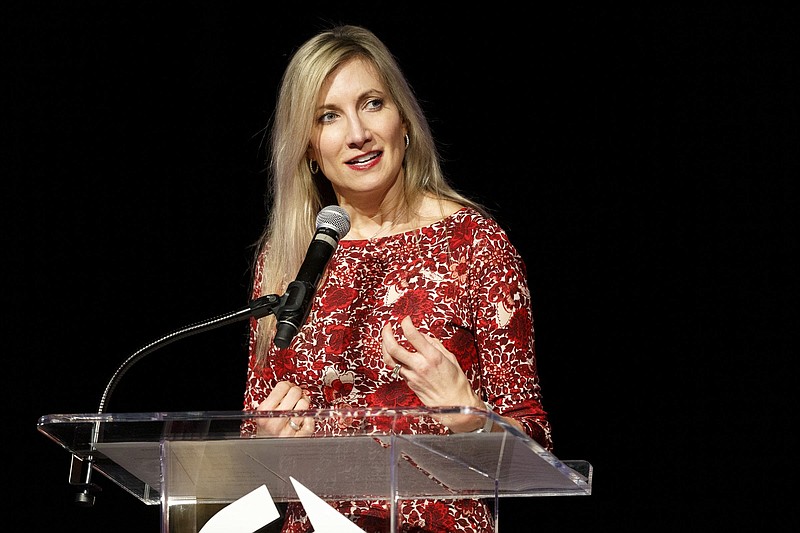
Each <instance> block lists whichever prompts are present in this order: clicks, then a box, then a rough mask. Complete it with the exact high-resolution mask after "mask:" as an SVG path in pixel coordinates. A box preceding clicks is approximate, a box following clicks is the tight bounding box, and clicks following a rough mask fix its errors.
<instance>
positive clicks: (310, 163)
mask: <svg viewBox="0 0 800 533" xmlns="http://www.w3.org/2000/svg"><path fill="white" fill-rule="evenodd" d="M308 170H310V171H311V173H312V174H314V175H316V174H317V172H319V164H318V163H317V162H316V161H314V160H313V159H309V160H308Z"/></svg>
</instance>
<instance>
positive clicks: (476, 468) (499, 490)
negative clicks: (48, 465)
mask: <svg viewBox="0 0 800 533" xmlns="http://www.w3.org/2000/svg"><path fill="white" fill-rule="evenodd" d="M451 413H462V414H473V415H475V416H481V417H484V419H485V418H486V417H491V418H493V421H494V424H495V426H497V427H500V428H502V430H503V431H497V429H495V431H493V432H490V433H460V434H443V435H432V434H411V433H409V432H408V430H407V429H406V428H408V427H409V424H411V425H412V426H413V425H414V423H415V422H416V421H417V420H419V419H425V418H427V417H432V416H433V417H438V416H442V415H447V414H451ZM287 416H305V417H313V418H314V419H315V422H316V427H317V428H318V430H317V432H316V433H315V434H314V435H313V436H309V437H297V438H294V437H248V436H246V435H243V434H242V432H241V426H242V423H243V422H244V421H245V420H251V419H256V418H271V417H275V418H283V417H287ZM37 426H38V430H39V431H40V432H41V433H43V434H44V435H46V436H47V437H49V438H50V439H52V440H53V441H54V442H55V443H57V444H59V445H60V446H61V447H63V448H64V449H66V450H67V451H68V452H69V453H71V454H72V455H73V461H75V460H77V461H79V462H81V461H83V462H86V463H88V464H90V465H91V468H93V470H94V472H99V473H101V474H102V475H103V476H105V477H106V478H108V479H109V480H111V481H113V482H114V483H116V484H117V485H119V486H120V487H122V488H123V489H124V490H125V491H127V492H129V493H130V494H132V495H133V496H135V497H136V498H138V499H139V500H141V501H142V502H143V503H144V504H147V505H160V506H161V517H162V519H161V531H162V533H184V532H186V533H192V532H196V531H199V530H200V529H201V528H202V526H203V524H204V521H205V520H206V519H207V518H208V516H204V514H205V513H207V511H203V509H209V508H211V509H214V508H221V507H224V506H225V505H227V504H229V503H231V502H234V501H236V500H238V499H239V498H241V497H242V496H244V495H245V494H247V493H249V492H250V491H252V490H253V489H255V488H257V487H260V486H261V485H266V487H267V488H268V490H269V493H270V495H271V496H272V498H273V500H274V501H275V502H278V503H281V502H291V501H298V496H297V494H296V493H295V490H294V487H293V485H292V483H291V482H290V479H289V478H290V476H291V477H293V478H294V479H296V480H298V481H300V482H301V483H302V484H303V485H304V486H305V487H306V488H308V489H309V490H310V491H311V492H313V493H314V494H315V495H317V496H319V497H320V498H322V499H323V500H326V501H335V500H349V499H358V500H383V501H387V502H388V503H389V505H390V509H391V513H392V514H391V528H390V531H389V532H387V533H394V532H395V531H396V530H397V529H396V528H397V521H398V519H397V517H396V514H397V502H398V501H402V500H405V499H458V498H488V499H492V500H494V502H495V506H494V509H495V518H496V531H500V527H501V520H500V517H499V516H498V510H499V508H500V505H499V503H500V498H503V497H527V496H569V495H589V494H591V484H592V466H591V465H590V464H589V463H587V462H585V461H562V460H559V459H558V458H557V457H555V456H554V455H553V454H552V453H550V452H548V451H546V450H545V449H543V448H542V447H541V446H540V445H539V444H538V443H536V442H535V441H534V440H532V439H530V438H529V437H528V436H527V435H525V434H523V433H521V432H520V431H518V430H517V429H516V428H514V427H512V426H510V425H508V424H507V423H505V422H504V421H503V420H502V419H501V418H500V417H498V416H497V415H496V414H494V413H492V412H487V411H481V410H477V409H472V408H466V407H463V408H446V409H425V408H413V409H364V410H361V409H358V410H324V409H323V410H313V411H301V412H300V411H294V412H292V411H266V412H254V411H217V412H213V411H212V412H209V411H204V412H167V413H121V414H120V413H109V414H55V415H46V416H42V417H41V418H40V419H39V421H38V424H37ZM326 428H327V429H326Z"/></svg>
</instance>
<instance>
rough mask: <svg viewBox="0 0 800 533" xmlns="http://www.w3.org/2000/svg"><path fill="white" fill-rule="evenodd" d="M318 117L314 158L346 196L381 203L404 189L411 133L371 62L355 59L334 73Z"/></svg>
mask: <svg viewBox="0 0 800 533" xmlns="http://www.w3.org/2000/svg"><path fill="white" fill-rule="evenodd" d="M315 117H316V118H315V123H314V128H313V130H312V133H311V146H310V147H309V151H308V157H309V158H311V159H315V160H316V161H317V162H318V163H319V166H320V169H321V170H322V172H323V173H324V174H325V176H326V177H327V178H328V180H330V182H331V184H332V185H333V189H334V191H335V192H336V194H337V195H338V196H340V198H341V197H343V198H344V199H345V200H347V201H348V202H358V201H364V200H367V201H368V200H370V199H376V200H378V201H379V200H380V199H381V198H383V197H384V196H385V194H386V193H387V192H388V191H389V190H390V189H392V187H393V186H400V184H401V181H402V179H401V178H402V171H403V166H402V163H403V157H404V155H405V140H404V135H405V133H406V129H405V126H404V124H403V121H402V119H401V118H400V112H399V110H398V109H397V106H396V105H395V103H394V102H393V101H392V100H391V99H390V96H389V93H388V91H387V90H386V88H385V87H384V86H383V84H382V83H381V81H380V80H379V79H378V77H377V76H376V75H375V73H374V71H373V69H372V67H371V66H370V64H369V63H367V62H365V61H363V60H361V59H352V60H350V61H348V62H347V63H344V64H343V65H341V66H340V67H339V68H338V69H337V70H335V71H333V72H332V73H331V74H330V75H329V76H328V78H327V79H326V81H325V83H324V84H323V86H322V88H321V90H320V94H319V98H318V100H317V109H316V113H315ZM376 193H377V194H376Z"/></svg>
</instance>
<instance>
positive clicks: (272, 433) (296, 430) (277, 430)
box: [256, 381, 314, 437]
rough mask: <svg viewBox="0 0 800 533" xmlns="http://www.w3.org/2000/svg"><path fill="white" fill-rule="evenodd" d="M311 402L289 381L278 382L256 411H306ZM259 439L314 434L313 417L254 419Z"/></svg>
mask: <svg viewBox="0 0 800 533" xmlns="http://www.w3.org/2000/svg"><path fill="white" fill-rule="evenodd" d="M310 408H311V400H310V399H309V397H308V396H307V395H306V394H305V392H304V391H303V389H301V388H300V387H299V386H297V385H295V384H294V383H292V382H290V381H280V382H278V384H277V385H275V388H273V389H272V392H270V393H269V396H267V398H266V399H265V400H264V401H263V402H261V403H260V404H258V407H257V408H256V411H306V410H308V409H310ZM256 425H257V433H256V434H257V435H258V436H260V437H266V436H269V437H301V436H308V435H311V434H312V433H314V418H313V417H310V416H308V417H280V418H278V417H270V418H256Z"/></svg>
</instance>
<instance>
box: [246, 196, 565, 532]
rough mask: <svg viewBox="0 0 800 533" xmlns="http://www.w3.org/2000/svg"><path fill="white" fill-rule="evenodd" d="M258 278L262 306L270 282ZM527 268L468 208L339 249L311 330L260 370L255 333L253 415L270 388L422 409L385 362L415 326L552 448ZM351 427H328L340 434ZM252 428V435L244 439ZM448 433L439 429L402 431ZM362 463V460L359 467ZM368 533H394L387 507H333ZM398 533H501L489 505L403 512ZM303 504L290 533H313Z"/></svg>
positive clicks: (488, 222)
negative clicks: (384, 350)
mask: <svg viewBox="0 0 800 533" xmlns="http://www.w3.org/2000/svg"><path fill="white" fill-rule="evenodd" d="M264 275H268V274H267V273H264V272H263V271H262V270H261V267H259V270H258V271H257V272H256V280H255V287H256V290H255V291H254V294H253V296H254V297H258V296H260V294H259V293H258V287H259V285H260V279H261V276H264ZM526 276H527V273H526V270H525V265H524V263H523V261H522V258H521V257H520V255H519V253H518V252H517V250H516V248H515V247H514V246H513V245H512V244H511V243H510V241H509V240H508V237H507V235H506V233H505V232H504V231H503V230H502V229H501V228H500V227H499V225H498V224H497V223H496V222H495V221H494V220H492V219H490V218H487V217H485V216H483V215H481V214H480V213H478V212H477V211H475V210H473V209H471V208H462V209H461V210H459V211H457V212H456V213H454V214H452V215H450V216H449V217H447V218H445V219H443V220H441V221H438V222H436V223H434V224H432V225H430V226H427V227H423V228H420V229H417V230H413V231H409V232H405V233H401V234H397V235H390V236H387V237H382V238H377V239H371V240H342V241H340V243H339V246H338V248H337V249H336V251H335V252H334V254H333V257H332V258H331V261H330V263H329V264H328V269H327V274H326V277H325V278H324V279H323V281H322V282H321V286H320V287H319V289H318V290H317V293H316V294H315V296H314V303H313V307H312V309H311V313H310V315H309V318H308V320H307V322H306V324H305V325H304V326H303V327H302V328H301V329H300V331H299V332H298V334H297V335H296V336H295V338H294V339H293V341H292V343H291V345H290V346H289V347H288V348H286V349H278V348H277V347H275V346H273V347H272V348H271V350H270V352H269V357H268V362H267V364H266V365H265V366H264V367H262V368H259V367H257V366H256V364H255V361H256V354H255V352H254V348H253V347H254V337H255V328H256V327H257V325H256V323H255V322H254V323H253V328H252V331H251V341H250V347H251V348H250V350H251V353H250V364H249V368H248V374H247V386H246V391H245V398H244V408H245V409H255V408H256V407H257V406H258V404H259V403H260V402H261V401H262V400H264V399H265V398H266V396H267V395H268V394H269V391H270V390H271V389H272V387H273V386H274V385H275V384H276V383H277V382H278V381H281V380H289V381H292V382H294V383H297V384H299V385H301V386H302V387H304V388H305V389H306V393H307V394H308V395H309V397H310V398H311V402H312V408H346V407H354V408H364V407H389V408H397V407H413V406H421V405H422V404H421V402H420V401H419V399H418V398H417V397H416V395H415V394H414V393H413V392H412V391H411V389H409V388H408V386H407V385H406V384H405V382H404V381H402V380H398V379H394V378H392V377H391V372H392V369H391V368H388V367H387V366H386V365H385V364H384V363H383V360H382V356H381V349H380V330H381V328H382V327H383V325H384V324H386V323H390V324H392V327H393V329H394V330H395V334H396V335H397V337H398V339H399V341H400V342H401V344H403V345H404V346H405V347H407V348H411V346H410V344H409V343H408V342H407V341H406V340H405V338H404V337H403V336H402V329H401V328H400V326H399V323H400V321H401V320H402V319H403V318H404V317H405V316H410V317H411V319H412V320H413V322H414V325H415V326H416V327H417V328H418V329H419V330H420V331H421V332H422V333H426V334H430V335H432V336H434V337H436V338H437V339H439V340H441V341H442V343H443V344H444V346H445V347H446V348H447V349H448V350H450V351H451V352H453V353H454V354H455V355H456V357H457V359H458V361H459V363H460V365H461V368H462V370H463V371H464V373H465V374H466V376H467V378H468V379H469V381H470V383H471V384H472V386H473V389H474V390H475V391H476V392H477V393H478V394H479V395H480V396H481V397H482V398H483V399H484V400H486V401H487V402H488V404H489V405H490V406H492V408H493V409H494V411H495V412H497V413H499V414H502V415H503V416H509V417H513V418H515V419H516V420H518V421H519V422H520V423H522V425H523V427H524V428H525V431H526V432H527V433H528V435H530V437H531V438H533V439H534V440H536V441H537V442H539V443H540V444H541V445H542V446H544V447H545V448H546V449H548V450H550V449H552V440H551V433H550V425H549V422H548V420H547V414H546V412H545V411H544V409H543V408H542V405H541V396H540V387H539V380H538V374H537V369H536V361H535V350H534V334H533V324H532V311H531V295H530V292H529V290H528V284H527V278H526ZM347 429H348V428H347V427H346V426H344V427H339V426H337V425H336V424H332V427H325V428H320V427H318V428H317V430H318V431H324V432H326V433H327V434H332V435H337V434H343V433H344V432H346V431H347ZM254 431H255V427H254V426H252V425H250V424H249V423H245V424H244V425H243V432H244V433H246V434H247V433H253V432H254ZM402 431H404V432H410V433H447V431H448V430H447V428H446V427H444V426H442V425H439V424H438V423H436V422H434V421H430V422H420V423H419V424H418V425H411V426H409V427H407V428H402ZM353 460H354V461H357V460H358V458H357V457H354V458H353ZM333 505H334V506H335V507H336V508H337V509H338V510H339V511H340V512H342V513H343V514H345V515H348V516H349V517H350V518H351V519H352V520H353V521H354V522H356V524H358V525H359V527H361V528H362V529H365V531H368V532H370V531H386V526H387V524H388V522H387V520H388V518H387V517H388V503H386V502H336V503H334V504H333ZM401 505H402V507H401V512H402V515H403V519H402V521H401V524H400V530H401V531H420V532H421V531H430V532H438V531H442V532H444V531H471V532H483V531H486V532H489V531H494V525H493V519H492V515H491V512H490V510H489V508H488V506H487V505H486V504H485V503H484V502H483V501H481V500H453V501H449V500H448V501H427V500H417V501H405V502H402V504H401ZM310 530H311V525H310V523H309V522H308V521H307V518H306V517H305V515H304V514H303V513H302V508H300V506H299V505H294V504H290V505H289V510H288V516H287V520H286V523H285V525H284V531H287V532H303V531H310Z"/></svg>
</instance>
